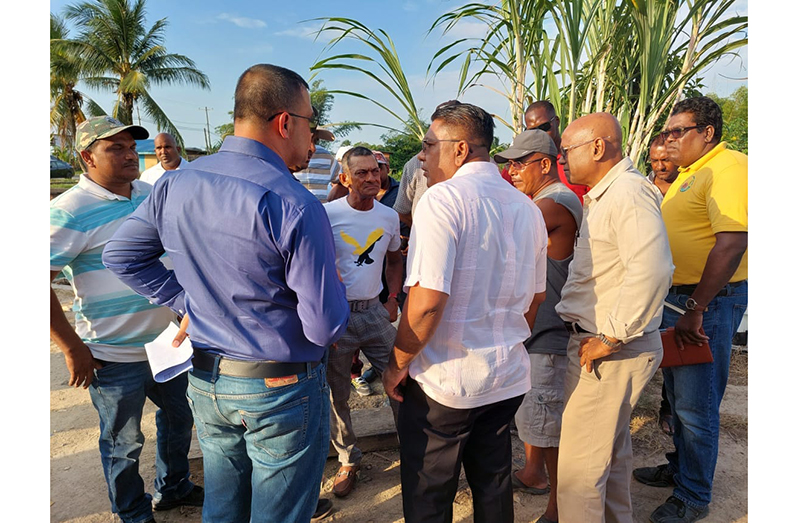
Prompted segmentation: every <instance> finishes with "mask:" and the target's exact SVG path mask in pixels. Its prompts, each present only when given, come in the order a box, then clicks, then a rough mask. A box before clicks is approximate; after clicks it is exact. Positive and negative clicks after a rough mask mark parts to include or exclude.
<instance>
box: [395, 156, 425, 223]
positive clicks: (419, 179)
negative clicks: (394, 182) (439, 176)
mask: <svg viewBox="0 0 798 523" xmlns="http://www.w3.org/2000/svg"><path fill="white" fill-rule="evenodd" d="M426 191H427V178H426V177H425V176H424V171H423V170H421V160H419V159H418V155H415V156H413V157H412V158H410V159H409V160H408V161H407V163H406V164H405V166H404V167H403V168H402V180H401V181H400V182H399V194H397V195H396V202H395V203H394V204H393V208H394V210H395V211H396V212H398V213H399V214H410V215H411V216H413V215H415V213H416V206H417V205H418V202H419V201H420V200H421V197H422V196H424V193H425V192H426Z"/></svg>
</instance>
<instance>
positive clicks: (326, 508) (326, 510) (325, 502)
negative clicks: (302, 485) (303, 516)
mask: <svg viewBox="0 0 798 523" xmlns="http://www.w3.org/2000/svg"><path fill="white" fill-rule="evenodd" d="M332 509H333V503H332V501H330V500H329V499H326V498H319V502H318V503H317V504H316V512H314V513H313V517H311V518H310V520H311V521H321V520H322V519H324V518H326V517H327V516H329V515H330V512H332Z"/></svg>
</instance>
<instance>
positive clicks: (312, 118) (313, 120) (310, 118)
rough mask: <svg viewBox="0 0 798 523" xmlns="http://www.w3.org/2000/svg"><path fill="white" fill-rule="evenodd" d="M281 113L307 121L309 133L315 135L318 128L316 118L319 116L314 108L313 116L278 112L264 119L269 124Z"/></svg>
mask: <svg viewBox="0 0 798 523" xmlns="http://www.w3.org/2000/svg"><path fill="white" fill-rule="evenodd" d="M283 113H286V114H287V115H288V116H293V117H294V118H302V119H304V120H307V121H308V126H309V127H310V132H311V133H315V132H316V128H317V127H318V126H319V122H318V121H317V120H318V117H319V114H318V112H316V108H315V107H314V108H313V116H302V115H301V114H294V113H289V112H288V111H280V112H278V113H274V114H273V115H271V116H270V117H268V118H267V119H266V121H267V122H270V121H272V120H274V119H275V118H277V117H278V116H280V115H281V114H283Z"/></svg>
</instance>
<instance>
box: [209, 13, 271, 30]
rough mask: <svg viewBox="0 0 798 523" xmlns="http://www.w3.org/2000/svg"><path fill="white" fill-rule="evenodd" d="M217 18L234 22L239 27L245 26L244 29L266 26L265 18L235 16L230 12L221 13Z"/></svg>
mask: <svg viewBox="0 0 798 523" xmlns="http://www.w3.org/2000/svg"><path fill="white" fill-rule="evenodd" d="M216 18H218V19H219V20H224V21H227V22H232V23H234V24H235V25H237V26H238V27H243V28H244V29H262V28H264V27H266V22H264V21H263V20H258V19H257V18H247V17H244V16H235V15H231V14H230V13H221V14H220V15H219V16H217V17H216Z"/></svg>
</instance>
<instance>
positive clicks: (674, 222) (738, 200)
mask: <svg viewBox="0 0 798 523" xmlns="http://www.w3.org/2000/svg"><path fill="white" fill-rule="evenodd" d="M662 219H663V220H664V221H665V228H666V229H667V231H668V240H669V241H670V245H671V253H672V255H673V263H674V265H676V270H675V271H674V273H673V284H674V285H693V284H697V283H698V282H699V281H701V275H702V274H703V272H704V266H705V265H706V263H707V257H708V256H709V251H711V250H712V248H713V247H714V246H715V235H716V234H717V233H719V232H748V156H746V155H745V154H743V153H740V152H737V151H731V150H728V149H726V142H721V143H719V144H718V145H716V146H715V147H714V148H713V149H712V150H711V151H709V152H708V153H707V154H705V155H704V156H702V157H701V158H699V159H698V160H697V161H695V162H693V164H692V165H690V166H688V167H686V168H679V176H678V177H677V178H676V181H674V182H673V185H672V186H671V187H670V189H669V190H668V193H667V194H666V195H665V197H664V198H663V200H662ZM747 278H748V251H747V250H746V251H745V254H743V258H742V260H741V261H740V266H739V267H737V270H736V271H735V273H734V275H733V276H732V277H731V280H729V281H731V282H738V281H742V280H745V279H747Z"/></svg>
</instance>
